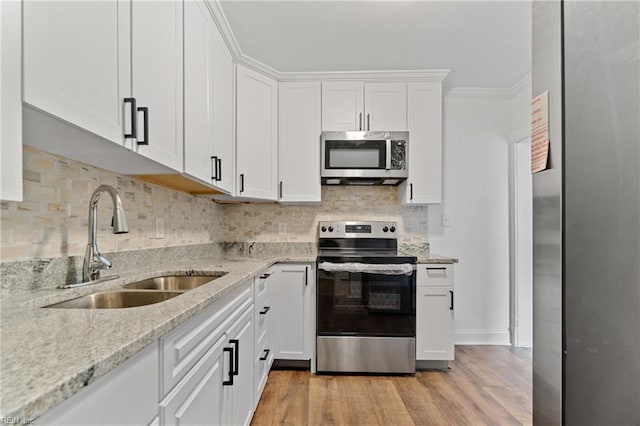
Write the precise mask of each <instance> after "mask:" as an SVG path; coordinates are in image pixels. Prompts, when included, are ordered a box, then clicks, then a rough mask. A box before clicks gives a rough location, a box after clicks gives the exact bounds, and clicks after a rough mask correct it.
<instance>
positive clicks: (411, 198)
mask: <svg viewBox="0 0 640 426" xmlns="http://www.w3.org/2000/svg"><path fill="white" fill-rule="evenodd" d="M409 199H410V200H413V184H412V183H410V184H409Z"/></svg>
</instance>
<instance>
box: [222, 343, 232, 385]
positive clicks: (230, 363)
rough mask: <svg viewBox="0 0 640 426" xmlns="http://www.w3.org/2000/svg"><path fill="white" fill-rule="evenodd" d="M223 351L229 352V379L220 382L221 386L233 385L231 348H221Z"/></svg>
mask: <svg viewBox="0 0 640 426" xmlns="http://www.w3.org/2000/svg"><path fill="white" fill-rule="evenodd" d="M222 351H223V352H229V380H225V381H223V382H222V385H223V386H233V371H232V369H233V348H222Z"/></svg>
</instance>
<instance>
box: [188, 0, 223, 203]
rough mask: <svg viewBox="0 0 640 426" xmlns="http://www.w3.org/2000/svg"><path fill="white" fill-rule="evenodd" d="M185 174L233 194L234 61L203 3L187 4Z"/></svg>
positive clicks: (201, 0) (193, 2)
mask: <svg viewBox="0 0 640 426" xmlns="http://www.w3.org/2000/svg"><path fill="white" fill-rule="evenodd" d="M184 23H185V24H184V135H185V140H184V172H185V174H187V175H189V176H191V177H193V178H196V179H198V180H200V181H202V182H205V183H207V184H209V185H212V186H214V187H216V188H217V189H219V190H222V191H223V192H226V193H230V192H232V191H233V177H234V171H233V166H234V164H233V163H234V162H233V153H234V149H233V57H232V56H231V53H230V52H229V49H228V48H227V45H226V44H225V42H224V40H223V39H222V36H221V35H220V32H219V31H218V27H217V26H216V23H215V21H214V20H213V16H212V14H211V12H210V11H209V8H208V7H207V5H206V2H205V1H203V0H197V1H188V2H185V3H184Z"/></svg>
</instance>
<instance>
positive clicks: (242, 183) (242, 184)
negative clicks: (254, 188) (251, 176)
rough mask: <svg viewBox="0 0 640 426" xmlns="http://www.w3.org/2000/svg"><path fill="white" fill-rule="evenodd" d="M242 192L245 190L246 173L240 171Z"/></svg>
mask: <svg viewBox="0 0 640 426" xmlns="http://www.w3.org/2000/svg"><path fill="white" fill-rule="evenodd" d="M240 192H244V173H240Z"/></svg>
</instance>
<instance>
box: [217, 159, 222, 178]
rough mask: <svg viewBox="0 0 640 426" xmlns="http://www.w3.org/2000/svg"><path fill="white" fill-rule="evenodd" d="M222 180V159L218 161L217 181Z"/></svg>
mask: <svg viewBox="0 0 640 426" xmlns="http://www.w3.org/2000/svg"><path fill="white" fill-rule="evenodd" d="M221 180H222V158H218V159H216V181H217V182H220V181H221Z"/></svg>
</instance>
